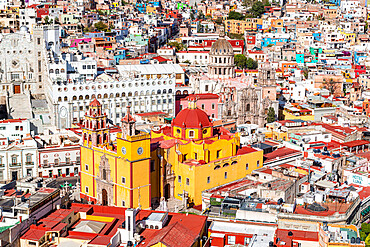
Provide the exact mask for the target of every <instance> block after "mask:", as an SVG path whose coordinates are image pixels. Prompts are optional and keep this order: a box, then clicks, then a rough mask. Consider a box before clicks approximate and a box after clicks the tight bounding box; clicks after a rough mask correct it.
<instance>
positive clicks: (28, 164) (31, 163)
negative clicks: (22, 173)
mask: <svg viewBox="0 0 370 247" xmlns="http://www.w3.org/2000/svg"><path fill="white" fill-rule="evenodd" d="M34 164H35V163H34V162H33V161H27V162H26V166H33V165H34Z"/></svg>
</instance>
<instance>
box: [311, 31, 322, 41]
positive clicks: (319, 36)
mask: <svg viewBox="0 0 370 247" xmlns="http://www.w3.org/2000/svg"><path fill="white" fill-rule="evenodd" d="M312 36H313V39H314V40H315V41H320V40H321V33H313V34H312Z"/></svg>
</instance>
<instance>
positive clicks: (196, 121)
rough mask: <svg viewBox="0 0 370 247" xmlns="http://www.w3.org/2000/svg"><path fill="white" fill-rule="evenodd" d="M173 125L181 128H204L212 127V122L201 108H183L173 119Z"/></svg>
mask: <svg viewBox="0 0 370 247" xmlns="http://www.w3.org/2000/svg"><path fill="white" fill-rule="evenodd" d="M172 126H176V127H180V128H192V129H195V128H196V129H198V128H204V127H211V126H212V123H211V121H210V120H209V117H208V115H207V113H205V112H204V111H202V110H201V109H198V108H195V109H189V108H186V109H183V110H181V111H180V112H179V114H177V116H176V118H175V119H174V120H173V121H172Z"/></svg>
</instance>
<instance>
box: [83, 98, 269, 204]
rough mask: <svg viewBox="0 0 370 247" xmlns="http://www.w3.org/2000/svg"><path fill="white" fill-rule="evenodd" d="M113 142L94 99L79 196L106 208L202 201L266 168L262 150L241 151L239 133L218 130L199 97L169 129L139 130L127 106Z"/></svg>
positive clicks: (87, 124)
mask: <svg viewBox="0 0 370 247" xmlns="http://www.w3.org/2000/svg"><path fill="white" fill-rule="evenodd" d="M127 109H128V110H127V113H126V116H125V117H124V118H123V119H122V126H121V133H118V135H117V141H116V142H114V143H113V142H111V141H110V137H109V128H107V124H106V123H107V117H106V116H105V115H104V114H102V110H101V105H100V103H99V101H98V100H96V99H94V101H92V102H91V103H90V109H89V110H88V112H87V113H86V116H85V121H84V123H83V145H82V146H81V198H83V199H84V200H88V201H92V202H93V203H98V204H103V205H115V206H123V207H142V208H149V207H151V206H152V205H153V204H158V202H159V200H160V198H162V197H165V198H166V199H169V198H176V199H180V200H187V202H188V203H189V204H193V205H200V204H201V203H202V191H204V190H206V189H210V188H213V187H215V186H218V185H222V184H226V183H229V182H232V181H234V180H237V179H240V178H243V177H245V176H246V175H247V174H250V173H251V172H252V171H253V170H255V169H257V168H260V167H262V164H263V151H262V150H256V149H254V148H251V147H241V145H240V136H239V134H238V133H235V134H233V133H230V132H229V131H228V130H227V129H225V128H223V127H217V128H216V127H214V126H213V123H212V121H211V120H210V119H209V117H208V115H207V114H206V113H205V112H204V111H202V110H201V109H199V108H197V106H196V98H190V99H189V106H188V108H186V109H183V110H182V111H180V112H179V113H178V115H177V116H176V118H175V119H174V120H173V121H172V123H171V126H165V127H163V128H161V129H160V130H158V131H152V132H151V133H150V134H149V133H145V132H141V131H138V130H137V129H136V126H135V124H136V122H135V119H134V118H133V117H132V115H131V114H130V108H129V107H128V108H127Z"/></svg>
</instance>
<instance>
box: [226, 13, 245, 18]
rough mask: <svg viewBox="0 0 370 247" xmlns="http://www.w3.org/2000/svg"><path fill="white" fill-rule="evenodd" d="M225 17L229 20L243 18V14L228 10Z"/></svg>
mask: <svg viewBox="0 0 370 247" xmlns="http://www.w3.org/2000/svg"><path fill="white" fill-rule="evenodd" d="M227 18H228V19H230V20H244V19H245V16H244V15H243V14H241V13H239V12H235V11H230V12H229V16H228V17H227Z"/></svg>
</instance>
